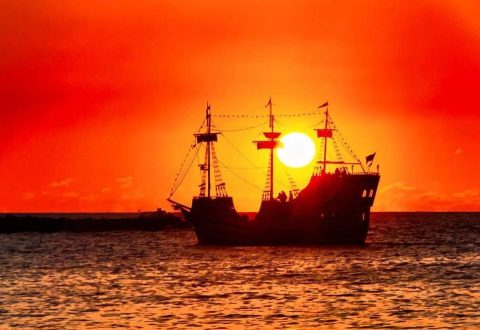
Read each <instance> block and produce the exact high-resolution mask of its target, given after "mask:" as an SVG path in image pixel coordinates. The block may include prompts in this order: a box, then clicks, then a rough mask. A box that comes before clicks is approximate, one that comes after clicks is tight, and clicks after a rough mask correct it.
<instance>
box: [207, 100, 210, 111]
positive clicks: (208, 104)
mask: <svg viewBox="0 0 480 330" xmlns="http://www.w3.org/2000/svg"><path fill="white" fill-rule="evenodd" d="M207 110H210V103H208V102H207Z"/></svg>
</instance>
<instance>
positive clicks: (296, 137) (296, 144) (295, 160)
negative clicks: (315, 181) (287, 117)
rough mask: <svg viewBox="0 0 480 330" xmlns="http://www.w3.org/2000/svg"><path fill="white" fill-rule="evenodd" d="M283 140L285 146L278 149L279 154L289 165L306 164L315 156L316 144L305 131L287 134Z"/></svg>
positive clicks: (301, 165) (300, 165)
mask: <svg viewBox="0 0 480 330" xmlns="http://www.w3.org/2000/svg"><path fill="white" fill-rule="evenodd" d="M281 141H282V144H283V146H282V148H278V149H277V156H278V158H279V159H280V161H281V162H282V163H283V164H285V165H286V166H288V167H303V166H306V165H308V164H309V163H310V162H311V161H312V159H313V157H314V156H315V144H314V143H313V141H312V139H310V138H309V137H308V136H307V135H305V134H303V133H290V134H287V135H285V136H284V137H282V139H281Z"/></svg>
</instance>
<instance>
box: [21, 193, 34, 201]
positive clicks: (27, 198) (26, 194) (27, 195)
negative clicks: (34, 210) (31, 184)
mask: <svg viewBox="0 0 480 330" xmlns="http://www.w3.org/2000/svg"><path fill="white" fill-rule="evenodd" d="M34 197H35V193H34V192H31V191H27V192H25V193H24V194H23V199H24V200H30V199H33V198H34Z"/></svg>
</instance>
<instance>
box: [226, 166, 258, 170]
mask: <svg viewBox="0 0 480 330" xmlns="http://www.w3.org/2000/svg"><path fill="white" fill-rule="evenodd" d="M222 168H224V167H223V166H222ZM225 168H227V167H225ZM229 168H231V169H234V170H258V169H260V168H261V169H266V168H267V167H231V166H229Z"/></svg>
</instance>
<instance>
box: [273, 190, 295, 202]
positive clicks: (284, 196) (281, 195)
mask: <svg viewBox="0 0 480 330" xmlns="http://www.w3.org/2000/svg"><path fill="white" fill-rule="evenodd" d="M277 201H279V202H280V203H286V202H287V194H286V193H285V191H283V190H282V191H281V192H279V193H278V196H277ZM288 201H289V202H291V201H293V193H292V191H291V190H290V192H289V194H288Z"/></svg>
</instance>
